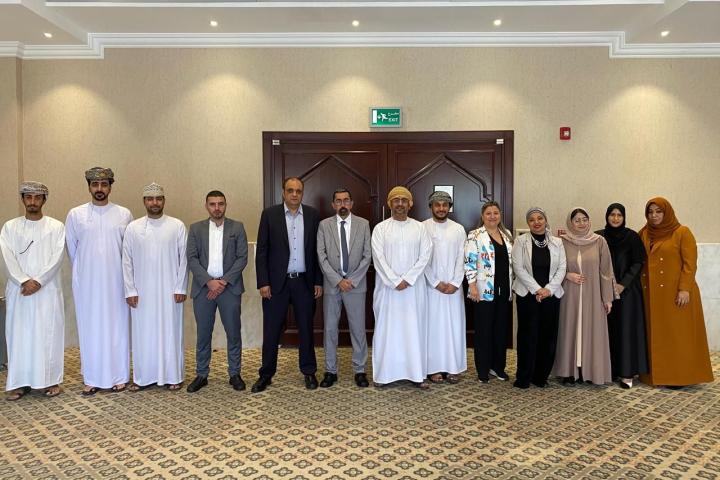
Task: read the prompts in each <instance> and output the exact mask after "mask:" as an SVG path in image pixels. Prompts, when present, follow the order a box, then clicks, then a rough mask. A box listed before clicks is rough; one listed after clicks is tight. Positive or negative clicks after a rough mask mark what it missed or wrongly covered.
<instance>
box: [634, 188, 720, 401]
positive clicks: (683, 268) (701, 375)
mask: <svg viewBox="0 0 720 480" xmlns="http://www.w3.org/2000/svg"><path fill="white" fill-rule="evenodd" d="M645 217H646V219H647V223H646V224H645V226H644V227H643V228H641V229H640V232H639V233H640V238H641V240H642V242H643V244H644V245H645V251H646V252H647V255H648V261H647V263H646V264H645V268H644V270H643V274H642V278H641V282H642V286H643V294H644V297H645V315H646V319H647V338H648V349H649V351H650V373H649V374H648V375H642V376H641V377H640V379H641V380H642V381H643V382H644V383H647V384H648V385H666V386H669V387H674V388H680V387H682V386H685V385H694V384H697V383H705V382H712V381H713V374H712V368H711V366H710V354H709V352H708V343H707V335H706V333H705V319H704V317H703V310H702V304H701V303H700V289H699V288H698V286H697V283H696V282H695V272H696V271H697V244H696V243H695V237H694V236H693V234H692V232H691V231H690V229H689V228H687V227H685V226H683V225H680V222H678V220H677V218H676V217H675V211H674V210H673V208H672V205H670V202H668V201H667V200H665V199H664V198H661V197H657V198H653V199H651V200H650V201H648V202H647V204H646V205H645Z"/></svg>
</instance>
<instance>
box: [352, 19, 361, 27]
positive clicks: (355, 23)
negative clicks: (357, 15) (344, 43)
mask: <svg viewBox="0 0 720 480" xmlns="http://www.w3.org/2000/svg"><path fill="white" fill-rule="evenodd" d="M352 26H353V27H359V26H360V22H359V21H358V20H353V21H352Z"/></svg>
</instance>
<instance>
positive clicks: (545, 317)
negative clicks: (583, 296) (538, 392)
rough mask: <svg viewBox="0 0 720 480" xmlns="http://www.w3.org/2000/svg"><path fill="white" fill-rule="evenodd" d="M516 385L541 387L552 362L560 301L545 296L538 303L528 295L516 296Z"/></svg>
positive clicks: (547, 375) (533, 296)
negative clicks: (532, 384) (531, 384)
mask: <svg viewBox="0 0 720 480" xmlns="http://www.w3.org/2000/svg"><path fill="white" fill-rule="evenodd" d="M517 310H518V331H517V374H516V377H517V382H518V383H519V384H524V385H529V384H530V383H534V384H535V385H544V384H545V383H546V382H547V379H548V377H549V376H550V370H552V366H553V362H554V361H555V348H556V346H557V334H558V318H559V316H560V299H559V298H555V297H548V298H546V299H545V300H543V301H542V302H540V303H538V302H537V300H535V295H533V294H531V293H529V294H527V295H526V296H524V297H517Z"/></svg>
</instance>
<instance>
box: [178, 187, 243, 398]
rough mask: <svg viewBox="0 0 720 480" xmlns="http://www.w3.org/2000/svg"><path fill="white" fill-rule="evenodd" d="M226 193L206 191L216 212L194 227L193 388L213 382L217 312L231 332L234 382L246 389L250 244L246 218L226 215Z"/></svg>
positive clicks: (191, 234) (190, 249)
mask: <svg viewBox="0 0 720 480" xmlns="http://www.w3.org/2000/svg"><path fill="white" fill-rule="evenodd" d="M226 207H227V204H226V201H225V195H224V194H223V193H222V192H220V191H218V190H213V191H211V192H210V193H208V194H207V196H206V197H205V208H206V209H207V211H208V213H209V214H210V218H208V219H205V220H201V221H199V222H197V223H193V224H192V225H191V226H190V231H189V232H188V244H187V259H188V268H189V269H190V271H191V272H192V274H193V281H192V290H191V293H190V295H191V296H192V299H193V311H194V313H195V321H196V323H197V349H196V351H195V357H196V363H197V367H196V372H197V376H196V377H195V379H194V380H193V381H192V383H190V385H188V388H187V390H188V392H191V393H192V392H196V391H198V390H200V389H201V388H203V387H204V386H205V385H207V384H208V381H207V377H208V374H209V373H210V356H211V353H212V346H211V343H212V332H213V327H214V326H215V312H216V311H217V310H220V319H221V320H222V324H223V327H225V334H226V335H227V358H228V374H229V375H230V385H232V387H233V388H234V389H235V390H244V389H245V382H244V381H243V379H242V377H241V376H240V361H241V357H242V336H241V332H240V305H241V298H242V293H243V292H244V291H245V287H244V285H243V277H242V272H243V270H244V269H245V266H246V265H247V259H248V244H247V235H246V234H245V227H244V226H243V224H242V222H239V221H236V220H231V219H229V218H227V217H225V209H226Z"/></svg>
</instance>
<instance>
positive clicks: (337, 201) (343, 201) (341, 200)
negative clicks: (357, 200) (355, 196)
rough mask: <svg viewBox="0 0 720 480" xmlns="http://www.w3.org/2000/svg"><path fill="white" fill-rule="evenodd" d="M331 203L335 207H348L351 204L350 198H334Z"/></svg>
mask: <svg viewBox="0 0 720 480" xmlns="http://www.w3.org/2000/svg"><path fill="white" fill-rule="evenodd" d="M333 203H334V204H335V205H343V204H344V205H350V204H351V203H352V198H336V199H335V200H333Z"/></svg>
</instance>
